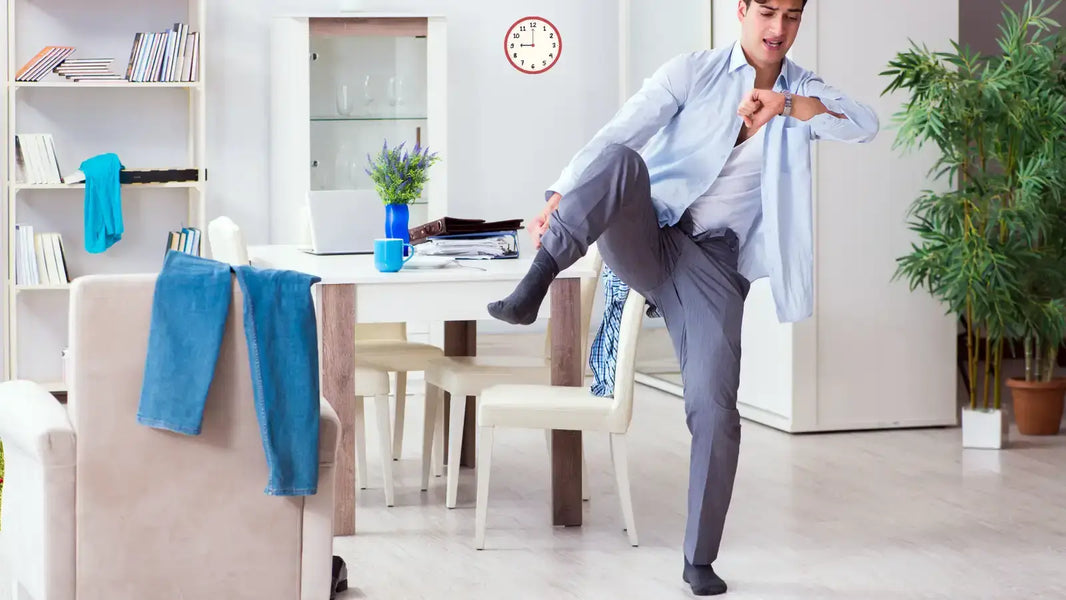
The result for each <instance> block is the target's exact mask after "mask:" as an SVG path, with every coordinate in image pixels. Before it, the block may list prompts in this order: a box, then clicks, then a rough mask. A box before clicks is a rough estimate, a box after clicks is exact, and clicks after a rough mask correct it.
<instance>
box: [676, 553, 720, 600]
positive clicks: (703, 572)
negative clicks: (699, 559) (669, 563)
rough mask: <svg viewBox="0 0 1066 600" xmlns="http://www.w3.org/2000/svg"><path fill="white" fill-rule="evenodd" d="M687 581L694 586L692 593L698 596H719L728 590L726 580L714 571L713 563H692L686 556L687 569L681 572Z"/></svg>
mask: <svg viewBox="0 0 1066 600" xmlns="http://www.w3.org/2000/svg"><path fill="white" fill-rule="evenodd" d="M681 578H682V579H684V580H685V583H687V584H689V585H690V586H692V593H693V594H695V595H697V596H717V595H719V594H724V593H725V592H726V589H727V588H726V585H725V581H722V578H721V577H719V576H718V575H715V573H714V567H712V566H711V565H699V566H696V565H692V564H690V563H689V562H688V557H686V558H685V570H684V571H682V573H681Z"/></svg>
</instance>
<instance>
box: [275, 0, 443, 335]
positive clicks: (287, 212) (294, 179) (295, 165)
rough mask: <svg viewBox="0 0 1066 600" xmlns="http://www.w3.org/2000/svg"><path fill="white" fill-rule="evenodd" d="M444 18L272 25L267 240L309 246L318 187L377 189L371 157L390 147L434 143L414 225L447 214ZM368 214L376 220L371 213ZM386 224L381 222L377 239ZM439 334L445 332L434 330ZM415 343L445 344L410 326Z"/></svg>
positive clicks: (340, 17)
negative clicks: (310, 203) (312, 198)
mask: <svg viewBox="0 0 1066 600" xmlns="http://www.w3.org/2000/svg"><path fill="white" fill-rule="evenodd" d="M446 35H447V34H446V27H445V20H444V18H443V17H440V16H433V15H412V14H402V15H401V14H388V13H358V12H346V13H342V14H341V13H338V14H316V15H289V16H278V17H275V18H274V21H273V23H272V29H271V49H270V52H271V61H270V62H271V86H270V89H271V96H270V173H271V176H270V177H271V179H270V219H271V220H270V241H271V242H272V243H281V244H283V243H301V244H309V243H310V235H309V233H308V221H307V218H308V217H307V212H306V208H305V207H306V203H307V195H308V193H309V192H310V191H312V190H341V189H360V190H362V189H367V190H372V189H374V184H373V183H372V182H371V181H370V177H369V176H368V175H367V174H366V172H365V169H366V168H368V167H369V164H368V155H371V156H373V155H375V154H376V153H377V152H378V151H380V150H381V147H382V145H383V144H384V143H386V142H387V143H388V145H389V147H390V148H391V147H394V146H397V145H399V144H400V143H401V142H402V143H405V144H406V145H405V146H404V147H405V148H413V147H414V145H415V144H419V145H420V146H421V147H423V148H425V147H427V146H428V147H429V150H430V151H431V152H435V153H437V154H438V155H439V157H440V161H438V162H437V163H436V164H434V165H433V166H432V167H430V170H429V180H428V181H427V183H426V186H425V188H424V189H423V192H422V198H421V200H420V201H418V202H416V203H415V204H413V205H412V206H411V207H410V224H411V225H412V226H414V225H418V224H421V223H425V222H427V221H430V220H433V219H436V218H439V217H443V216H444V215H446V214H447V210H448V199H447V189H448V180H447V168H448V167H447V165H448V131H447V90H446V84H447V37H446ZM371 218H380V217H379V216H374V217H371ZM384 234H385V223H384V221H382V223H381V234H380V235H379V237H383V236H384ZM437 329H440V328H439V327H437ZM407 337H408V339H409V340H411V341H417V342H430V341H431V338H432V340H440V339H442V333H441V331H437V330H435V331H434V333H433V335H432V336H431V334H430V326H429V324H427V323H408V324H407Z"/></svg>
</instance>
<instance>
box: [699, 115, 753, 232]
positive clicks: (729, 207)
mask: <svg viewBox="0 0 1066 600" xmlns="http://www.w3.org/2000/svg"><path fill="white" fill-rule="evenodd" d="M765 130H766V126H765V125H764V126H763V127H760V128H759V130H758V131H756V132H755V135H753V136H751V137H749V138H748V139H746V140H744V141H743V142H741V143H740V144H739V145H737V146H735V147H734V148H733V151H732V152H731V153H730V154H729V158H728V159H727V160H726V161H725V165H724V166H723V167H722V171H721V173H719V174H718V178H717V179H715V180H714V183H712V184H711V187H710V188H708V190H707V191H706V192H705V193H704V194H703V195H702V196H700V197H699V198H696V200H695V201H693V203H692V205H691V206H689V208H688V212H689V215H690V216H691V217H692V233H693V234H699V233H702V232H704V231H707V230H708V229H714V228H717V227H729V228H730V229H732V230H733V231H734V232H735V233H736V234H737V237H738V238H739V240H740V245H741V246H743V245H744V242H745V241H746V240H747V239H748V233H750V231H751V226H752V224H753V223H754V222H755V219H756V218H757V217H758V216H759V213H760V212H761V211H762V193H761V187H762V185H761V181H762V149H763V137H764V136H763V132H764V131H765Z"/></svg>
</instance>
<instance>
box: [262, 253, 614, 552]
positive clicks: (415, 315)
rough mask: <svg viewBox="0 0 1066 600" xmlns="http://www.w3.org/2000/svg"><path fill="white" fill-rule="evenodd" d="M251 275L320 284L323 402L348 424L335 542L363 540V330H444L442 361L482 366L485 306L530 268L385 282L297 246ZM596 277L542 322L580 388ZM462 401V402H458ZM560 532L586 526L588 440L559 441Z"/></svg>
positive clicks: (557, 379) (454, 264)
mask: <svg viewBox="0 0 1066 600" xmlns="http://www.w3.org/2000/svg"><path fill="white" fill-rule="evenodd" d="M248 254H249V258H250V259H251V262H252V265H253V266H256V267H261V268H272V269H284V270H293V271H300V272H303V273H307V274H310V275H315V276H317V277H319V278H320V279H321V281H320V282H319V283H317V284H316V285H315V286H314V293H315V294H316V302H317V310H318V313H317V319H318V328H319V338H320V360H319V370H320V382H321V392H322V395H323V396H324V397H325V398H326V400H327V401H328V402H329V403H330V405H331V406H333V408H334V410H336V411H337V415H338V417H339V418H340V421H341V451H340V456H339V457H338V459H337V479H336V505H335V508H334V533H335V534H336V535H352V534H354V533H355V488H356V486H355V438H354V427H355V385H354V379H353V377H354V371H355V369H354V365H355V325H356V323H387V322H404V321H423V322H444V353H445V354H446V355H448V356H474V355H476V352H477V321H478V320H481V319H491V316H490V315H489V314H488V310H487V308H486V307H487V305H488V304H489V303H490V302H492V301H493V300H498V299H501V298H504V297H506V296H507V295H508V294H510V293H511V292H512V291H513V290H514V287H515V284H516V283H518V281H519V280H521V279H522V277H523V276H524V275H525V273H526V271H527V270H528V269H529V266H530V264H531V262H532V260H531V259H530V258H515V259H498V260H457V261H456V260H442V259H440V258H439V257H423V256H420V255H419V256H416V257H415V258H414V259H412V260H411V261H410V262H408V263H407V264H406V265H405V266H404V267H403V269H401V270H400V271H398V272H395V273H382V272H379V271H378V270H377V269H376V268H375V267H374V259H373V256H371V255H366V254H346V255H314V254H310V253H308V252H306V251H305V250H304V249H303V248H301V247H299V246H295V245H265V246H250V247H249V248H248ZM597 275H598V274H597V273H596V272H595V271H593V270H592V269H590V268H588V267H587V266H584V265H583V264H582V263H580V262H579V263H578V264H575V265H574V266H572V267H570V268H568V269H566V270H564V271H563V272H562V273H560V274H559V276H558V277H557V278H556V280H555V283H553V284H552V288H551V293H550V300H549V301H546V302H544V304H543V305H542V307H541V312H540V315H539V316H540V317H550V318H551V322H552V326H551V381H552V384H553V385H582V384H583V377H582V374H583V369H582V367H583V365H582V364H581V357H582V354H583V352H582V350H583V349H582V348H581V347H580V340H581V336H580V329H581V315H580V280H581V279H582V278H586V277H596V276H597ZM460 401H461V400H460ZM466 401H467V403H468V406H467V411H466V414H467V419H468V420H467V423H466V426H465V427H464V430H465V431H464V442H463V446H464V452H463V456H464V459H466V460H464V461H463V464H466V465H468V466H472V465H473V454H474V453H473V440H474V434H475V431H476V428H475V426H474V422H473V420H474V418H475V415H476V411H475V408H474V405H473V403H474V399H473V398H467V399H466ZM551 458H552V467H551V485H552V522H553V524H555V525H561V526H579V525H581V432H579V431H553V432H552V451H551Z"/></svg>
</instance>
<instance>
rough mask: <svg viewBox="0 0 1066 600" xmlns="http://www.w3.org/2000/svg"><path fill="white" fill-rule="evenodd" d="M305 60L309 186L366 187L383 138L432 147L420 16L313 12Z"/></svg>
mask: <svg viewBox="0 0 1066 600" xmlns="http://www.w3.org/2000/svg"><path fill="white" fill-rule="evenodd" d="M309 59H310V107H309V108H310V152H311V157H310V158H311V161H310V164H311V181H310V184H311V190H340V189H373V187H374V186H373V183H372V182H371V180H370V176H369V175H368V174H367V173H366V169H367V168H368V167H369V160H370V158H372V157H375V156H376V155H377V153H378V152H380V151H381V148H382V145H383V144H385V143H387V144H388V146H389V147H390V148H392V147H394V146H398V145H400V144H401V143H403V144H405V145H404V148H405V149H413V148H414V147H415V145H416V144H418V145H419V146H421V147H425V146H426V145H431V142H432V139H431V137H430V136H431V132H430V131H429V126H428V125H429V122H428V120H427V81H428V79H427V43H426V22H425V19H421V20H419V19H396V18H392V19H349V18H313V19H311V20H310V55H309ZM368 155H369V157H370V158H368ZM425 203H426V201H425V199H424V198H423V199H422V200H421V201H419V204H422V205H424V204H425Z"/></svg>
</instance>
